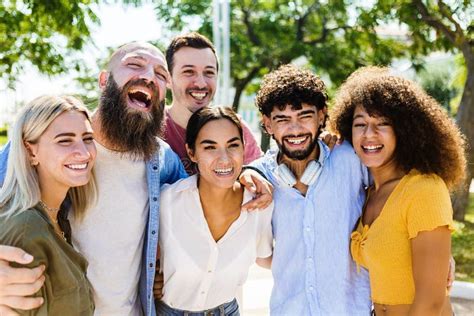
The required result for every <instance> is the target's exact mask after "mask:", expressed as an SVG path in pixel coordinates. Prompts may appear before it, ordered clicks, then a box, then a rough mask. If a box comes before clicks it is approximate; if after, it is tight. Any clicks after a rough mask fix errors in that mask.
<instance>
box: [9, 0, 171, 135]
mask: <svg viewBox="0 0 474 316" xmlns="http://www.w3.org/2000/svg"><path fill="white" fill-rule="evenodd" d="M94 12H95V13H96V14H97V15H98V16H99V19H100V21H101V25H100V26H94V29H93V31H92V39H93V43H94V44H92V45H88V46H87V47H86V48H85V49H84V50H83V52H82V53H81V54H80V56H81V57H82V56H83V59H84V61H85V62H86V63H88V64H89V65H90V66H91V67H94V65H95V63H96V61H97V59H99V58H100V57H103V56H105V54H106V51H107V47H114V46H118V45H120V44H123V43H126V42H130V41H134V40H138V41H141V40H143V41H152V40H156V39H158V38H159V37H160V36H161V35H162V32H161V25H160V24H159V23H158V21H157V19H156V15H155V12H154V10H153V4H151V3H148V4H144V5H142V6H140V7H138V8H135V7H133V6H126V7H125V6H123V5H120V4H111V5H105V4H104V5H100V6H98V8H97V9H95V10H94ZM97 70H99V69H97ZM77 91H79V89H78V87H77V86H76V84H75V82H74V81H73V79H72V78H71V76H68V75H67V74H66V75H62V76H54V77H51V78H50V77H48V76H45V75H41V74H39V73H38V71H36V70H35V69H34V68H33V67H31V68H29V69H26V71H25V72H24V74H23V75H21V76H20V77H19V79H18V82H17V84H16V89H15V90H14V91H13V90H7V89H6V87H5V83H4V82H0V126H2V125H3V123H4V121H5V120H6V119H7V117H8V116H10V115H11V112H12V111H13V108H14V104H15V102H21V101H26V102H27V101H29V100H31V99H33V98H35V97H37V96H39V95H41V94H48V93H52V94H62V93H75V92H77Z"/></svg>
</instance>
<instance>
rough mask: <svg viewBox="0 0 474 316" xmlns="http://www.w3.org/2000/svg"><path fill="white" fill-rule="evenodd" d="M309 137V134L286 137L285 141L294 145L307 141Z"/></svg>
mask: <svg viewBox="0 0 474 316" xmlns="http://www.w3.org/2000/svg"><path fill="white" fill-rule="evenodd" d="M308 139H309V136H300V137H286V138H285V139H284V141H285V142H286V143H288V144H290V145H292V146H298V145H301V144H303V143H305V142H306V141H307V140H308Z"/></svg>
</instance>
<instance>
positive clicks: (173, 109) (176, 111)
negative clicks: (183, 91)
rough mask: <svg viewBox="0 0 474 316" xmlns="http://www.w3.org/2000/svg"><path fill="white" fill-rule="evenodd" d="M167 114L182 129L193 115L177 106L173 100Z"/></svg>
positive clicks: (184, 108) (182, 106) (182, 107)
mask: <svg viewBox="0 0 474 316" xmlns="http://www.w3.org/2000/svg"><path fill="white" fill-rule="evenodd" d="M168 113H169V115H170V116H171V118H172V119H173V121H174V122H175V123H176V124H178V125H179V126H181V127H182V128H186V126H187V125H188V121H189V119H190V118H191V115H193V113H192V112H191V111H189V110H188V109H187V108H186V107H185V106H184V105H182V104H178V103H176V102H175V101H174V100H173V102H172V103H171V106H170V107H169V109H168Z"/></svg>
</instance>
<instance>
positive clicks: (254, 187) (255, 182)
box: [239, 168, 273, 211]
mask: <svg viewBox="0 0 474 316" xmlns="http://www.w3.org/2000/svg"><path fill="white" fill-rule="evenodd" d="M239 181H240V183H241V184H242V185H243V186H244V187H245V188H246V189H247V190H249V191H250V192H252V193H254V194H255V198H254V199H253V200H251V201H248V202H247V203H245V204H244V205H242V209H243V210H246V211H253V210H256V209H264V208H266V207H267V206H269V205H270V204H271V203H272V201H273V186H272V184H271V183H270V182H268V181H267V179H265V178H264V177H263V176H262V175H261V174H260V173H259V172H257V171H256V170H253V169H250V168H245V169H244V170H243V171H242V173H241V174H240V177H239Z"/></svg>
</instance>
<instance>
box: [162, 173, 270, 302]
mask: <svg viewBox="0 0 474 316" xmlns="http://www.w3.org/2000/svg"><path fill="white" fill-rule="evenodd" d="M251 198H252V196H251V193H249V192H247V191H245V192H244V200H243V203H245V202H247V201H249V200H250V199H251ZM160 203H161V205H160V239H159V244H160V248H161V269H162V271H163V273H164V287H163V298H162V300H163V302H165V303H166V304H167V305H169V306H171V307H173V308H177V309H181V310H188V311H201V310H206V309H210V308H214V307H216V306H219V305H221V304H224V303H227V302H230V301H232V300H233V299H234V298H235V296H236V293H237V288H238V287H239V286H241V285H242V284H243V283H244V282H245V280H246V279H247V274H248V270H249V267H250V266H251V265H252V264H253V263H254V262H255V259H256V258H257V257H258V258H266V257H269V256H270V255H271V254H272V249H273V234H272V226H271V220H272V212H273V203H272V204H271V205H270V206H268V207H267V208H266V209H264V210H258V211H253V212H250V213H249V212H246V211H242V212H241V213H240V216H239V217H238V218H237V220H235V221H234V222H233V223H232V224H231V226H230V227H229V229H228V230H227V232H226V233H225V234H224V236H222V238H221V239H219V241H217V242H216V241H215V240H214V238H213V237H212V235H211V232H210V230H209V226H208V225H207V222H206V219H205V218H204V213H203V210H202V206H201V201H200V199H199V192H198V188H197V175H194V176H191V177H189V178H186V179H183V180H180V181H178V182H176V183H174V184H172V185H168V186H165V187H164V189H163V190H162V192H161V201H160Z"/></svg>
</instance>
